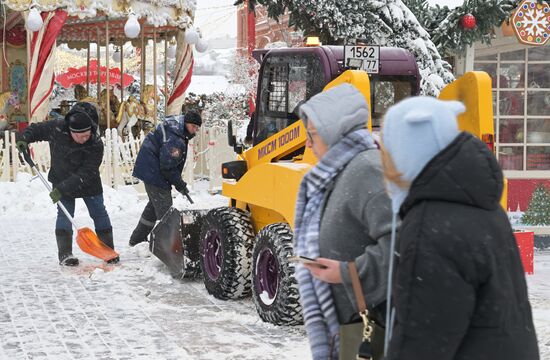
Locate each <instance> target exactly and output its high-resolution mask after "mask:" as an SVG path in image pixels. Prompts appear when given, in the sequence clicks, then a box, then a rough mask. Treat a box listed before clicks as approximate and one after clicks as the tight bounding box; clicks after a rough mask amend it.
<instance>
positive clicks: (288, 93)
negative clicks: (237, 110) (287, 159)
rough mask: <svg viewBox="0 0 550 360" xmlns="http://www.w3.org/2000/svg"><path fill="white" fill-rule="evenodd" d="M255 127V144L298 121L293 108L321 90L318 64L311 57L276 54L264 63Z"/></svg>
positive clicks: (321, 84)
mask: <svg viewBox="0 0 550 360" xmlns="http://www.w3.org/2000/svg"><path fill="white" fill-rule="evenodd" d="M265 61H266V64H265V65H264V68H263V70H262V74H261V88H260V99H259V101H258V104H257V106H258V114H257V115H258V116H257V118H256V126H255V130H254V133H255V141H254V144H257V143H259V142H261V141H263V140H265V139H267V138H268V137H270V136H272V135H274V134H275V133H277V132H279V131H281V130H282V129H284V128H285V127H287V126H289V125H290V124H292V123H294V122H295V121H296V120H298V114H297V106H298V105H299V104H301V102H303V101H305V100H307V99H309V98H310V97H312V96H313V95H315V94H317V93H318V92H320V91H322V90H323V85H324V83H325V79H324V75H323V74H324V73H323V69H322V67H321V62H320V60H319V58H318V57H317V55H315V54H308V53H304V54H288V53H286V54H285V53H283V54H277V55H271V56H269V57H268V58H266V59H265Z"/></svg>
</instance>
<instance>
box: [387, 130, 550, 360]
mask: <svg viewBox="0 0 550 360" xmlns="http://www.w3.org/2000/svg"><path fill="white" fill-rule="evenodd" d="M502 189H503V176H502V172H501V170H500V167H499V165H498V164H497V161H496V159H495V158H494V156H493V154H492V153H491V152H490V151H489V149H488V148H487V146H486V145H485V144H483V143H482V142H481V141H479V140H478V139H477V138H475V137H473V136H472V135H470V134H467V133H462V134H460V135H459V136H458V137H457V138H456V139H455V140H454V141H453V142H452V143H451V144H450V145H449V146H448V147H447V148H445V149H444V150H443V151H442V152H440V153H439V154H438V155H437V156H436V157H434V158H433V159H432V160H431V161H430V162H429V163H428V164H427V165H426V167H425V168H424V169H423V170H422V172H421V173H420V174H419V176H418V177H417V178H416V179H415V180H414V182H413V184H412V186H411V189H410V192H409V195H408V197H407V199H405V202H404V203H403V205H402V207H401V213H400V215H401V217H402V219H403V223H402V226H401V229H400V231H399V235H398V236H399V238H398V244H397V249H396V251H397V257H396V258H397V267H396V273H395V274H394V276H395V277H394V279H395V280H394V281H395V282H394V287H393V298H394V299H395V300H394V302H395V310H396V321H395V327H394V331H393V336H392V340H391V346H390V352H389V356H388V359H391V360H394V359H406V360H416V359H418V360H447V359H449V360H450V359H453V360H478V359H479V360H507V359H510V360H518V359H522V360H535V359H538V358H539V355H538V348H537V339H536V335H535V329H534V326H533V319H532V315H531V307H530V305H529V301H528V297H527V285H526V282H525V275H524V273H523V268H522V265H521V261H520V256H519V251H518V247H517V245H516V242H515V239H514V235H513V233H512V229H511V226H510V223H509V221H508V217H507V216H506V213H505V212H504V210H503V209H502V207H501V206H500V204H499V200H500V197H501V194H502Z"/></svg>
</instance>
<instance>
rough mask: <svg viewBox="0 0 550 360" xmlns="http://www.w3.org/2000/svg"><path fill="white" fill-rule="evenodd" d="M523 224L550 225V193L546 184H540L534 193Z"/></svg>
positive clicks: (522, 219) (522, 220)
mask: <svg viewBox="0 0 550 360" xmlns="http://www.w3.org/2000/svg"><path fill="white" fill-rule="evenodd" d="M521 222H522V223H523V224H525V225H550V191H549V190H548V189H547V188H546V187H545V186H544V184H538V185H537V187H536V188H535V191H533V195H532V196H531V201H529V206H528V207H527V211H525V214H524V215H523V217H522V218H521Z"/></svg>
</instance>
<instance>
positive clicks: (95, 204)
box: [55, 194, 111, 231]
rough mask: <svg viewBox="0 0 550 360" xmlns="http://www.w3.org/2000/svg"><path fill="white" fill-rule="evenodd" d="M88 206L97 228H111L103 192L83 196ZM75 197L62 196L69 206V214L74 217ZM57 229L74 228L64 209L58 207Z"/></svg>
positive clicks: (65, 204)
mask: <svg viewBox="0 0 550 360" xmlns="http://www.w3.org/2000/svg"><path fill="white" fill-rule="evenodd" d="M82 200H84V203H85V204H86V207H87V208H88V213H89V214H90V217H91V218H92V219H93V220H94V226H95V230H96V231H98V230H106V229H110V228H111V220H110V219H109V214H107V210H106V209H105V205H104V204H103V194H99V195H96V196H89V197H84V198H82ZM74 202H75V199H74V198H65V197H64V198H61V203H62V204H63V205H64V206H65V207H66V208H67V211H68V212H69V214H71V216H72V217H74ZM55 228H56V229H63V230H68V231H70V230H71V229H72V224H71V221H70V220H69V219H68V218H67V216H65V213H64V212H63V210H61V209H60V208H59V206H58V207H57V221H56V223H55Z"/></svg>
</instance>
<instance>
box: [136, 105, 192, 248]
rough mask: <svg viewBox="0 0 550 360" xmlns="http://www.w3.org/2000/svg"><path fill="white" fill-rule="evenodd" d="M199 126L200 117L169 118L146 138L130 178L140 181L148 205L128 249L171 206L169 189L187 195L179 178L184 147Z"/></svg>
mask: <svg viewBox="0 0 550 360" xmlns="http://www.w3.org/2000/svg"><path fill="white" fill-rule="evenodd" d="M201 125H202V119H201V117H200V115H199V114H198V113H196V112H194V111H188V112H187V113H186V114H185V116H183V115H178V116H169V117H167V118H166V119H165V120H164V122H162V123H161V124H159V125H158V126H157V128H156V129H155V131H153V132H150V133H149V134H147V136H146V137H145V140H144V141H143V144H142V145H141V148H140V149H139V153H138V156H137V159H136V165H135V167H134V172H133V176H135V177H136V178H138V179H140V180H142V181H143V182H144V184H145V191H146V192H147V196H148V197H149V202H148V203H147V205H146V206H145V209H144V210H143V213H142V214H141V218H140V219H139V222H138V224H137V226H136V228H135V229H134V231H133V233H132V235H131V237H130V242H129V244H130V246H135V245H137V244H139V243H141V242H144V241H147V238H148V236H149V233H150V232H151V230H153V227H154V226H155V223H156V221H157V220H160V219H162V217H163V216H164V214H165V213H166V212H167V211H168V210H169V209H170V207H171V206H172V186H174V187H175V188H176V190H177V191H179V192H180V193H182V194H183V195H184V196H186V195H188V194H189V191H188V189H187V184H186V183H185V181H183V179H182V178H181V174H182V172H183V167H184V166H185V160H186V157H187V145H188V143H189V140H191V139H192V138H193V137H194V136H195V134H196V133H197V131H199V129H200V126H201Z"/></svg>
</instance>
